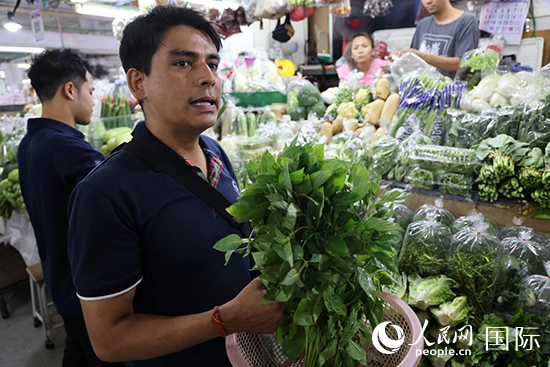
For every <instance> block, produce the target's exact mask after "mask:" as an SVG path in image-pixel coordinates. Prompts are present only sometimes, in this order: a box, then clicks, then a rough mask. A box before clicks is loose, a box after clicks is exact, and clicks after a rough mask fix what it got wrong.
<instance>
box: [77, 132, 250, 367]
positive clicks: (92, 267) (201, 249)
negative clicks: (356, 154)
mask: <svg viewBox="0 0 550 367" xmlns="http://www.w3.org/2000/svg"><path fill="white" fill-rule="evenodd" d="M132 134H133V135H134V136H135V137H138V138H141V139H144V140H147V141H149V142H152V143H154V144H156V145H158V146H159V147H161V148H162V149H165V150H166V151H167V152H168V153H169V154H173V155H175V156H177V157H178V159H180V160H181V164H186V163H185V161H184V159H183V158H182V157H181V156H180V155H178V154H177V153H176V152H174V151H173V150H172V149H170V148H169V147H168V146H166V145H165V144H164V143H162V142H161V141H160V140H158V139H157V138H156V137H155V136H153V135H152V134H151V133H150V132H149V130H148V129H147V128H146V125H145V123H143V122H140V123H139V124H138V125H137V126H136V128H135V129H134V131H133V133H132ZM200 145H201V147H202V148H203V149H206V150H208V151H210V152H212V153H213V154H215V155H216V156H217V157H219V158H220V159H221V161H222V163H223V166H222V169H221V175H220V178H219V181H218V184H217V190H218V191H220V192H221V193H222V194H223V195H224V196H225V197H226V198H227V199H228V200H229V201H230V202H235V201H236V200H237V198H238V197H239V196H240V193H239V188H238V186H237V183H236V178H235V173H234V172H233V168H232V167H231V163H230V162H229V159H228V158H227V155H226V154H225V152H224V151H223V149H222V148H221V147H220V146H219V144H218V143H217V142H216V141H215V140H213V139H210V138H208V137H204V136H201V137H200ZM232 233H236V234H239V235H241V233H240V232H239V231H238V230H237V229H236V228H235V227H233V226H232V225H231V224H230V223H229V222H228V221H227V220H226V219H225V218H223V217H222V216H220V215H219V214H217V213H216V212H214V211H213V210H212V209H211V208H210V207H209V206H208V205H207V204H206V203H204V202H203V201H202V200H200V199H199V198H198V197H196V196H195V195H194V194H193V193H191V192H190V191H188V190H187V189H185V188H184V187H183V186H182V185H180V184H179V183H178V182H177V181H175V180H174V179H173V178H171V177H170V176H168V175H167V174H166V173H164V172H163V171H161V170H159V169H157V168H155V167H151V166H149V165H148V164H147V163H145V162H144V161H143V160H141V159H140V158H138V157H137V156H135V155H134V154H132V153H129V152H127V151H124V150H121V151H119V152H117V153H115V154H113V155H112V156H111V157H109V158H108V159H106V160H105V161H104V162H103V163H101V164H100V165H99V166H98V167H97V168H96V169H95V170H94V171H92V173H90V175H88V176H87V177H86V178H85V179H84V180H83V181H82V182H81V183H80V184H79V185H78V186H77V187H76V189H75V190H74V193H73V196H72V197H71V202H70V228H69V257H70V261H71V265H72V272H73V278H74V282H75V286H76V290H77V292H78V296H79V297H80V298H81V299H83V300H100V299H106V298H110V297H114V296H117V295H120V294H124V293H125V292H127V291H129V290H131V289H133V288H134V287H135V289H136V293H135V296H134V302H133V307H134V312H135V313H141V314H153V315H167V316H180V315H191V314H197V313H201V312H205V311H209V310H212V309H213V308H214V306H216V305H221V304H224V303H226V302H228V301H229V300H231V299H233V298H234V297H235V296H237V294H238V293H239V292H240V291H241V290H242V289H243V288H244V287H245V286H246V285H247V284H248V283H249V282H250V275H249V260H248V259H243V258H242V257H241V256H234V257H233V258H232V259H231V261H230V262H229V264H228V265H227V266H224V264H225V258H224V257H225V254H224V253H221V252H219V251H217V250H214V249H213V246H214V244H215V243H216V242H217V241H218V240H220V239H222V238H224V237H225V236H227V235H229V234H232ZM222 318H223V316H222ZM205 327H209V325H205ZM127 365H128V366H190V367H191V366H192V367H202V366H204V367H212V366H216V367H222V366H223V367H225V366H230V363H229V361H228V359H227V355H226V352H225V341H224V339H223V338H216V339H214V340H211V341H209V342H206V343H203V344H200V345H197V346H195V347H192V348H189V349H186V350H183V351H180V352H178V353H175V354H171V355H168V356H165V357H160V358H155V359H151V360H147V361H131V362H127Z"/></svg>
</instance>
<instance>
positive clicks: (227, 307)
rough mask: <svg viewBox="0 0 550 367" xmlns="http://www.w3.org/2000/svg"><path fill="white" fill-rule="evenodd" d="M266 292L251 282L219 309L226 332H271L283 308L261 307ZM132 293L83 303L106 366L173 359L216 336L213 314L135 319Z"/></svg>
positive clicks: (257, 282)
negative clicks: (170, 357) (154, 359)
mask: <svg viewBox="0 0 550 367" xmlns="http://www.w3.org/2000/svg"><path fill="white" fill-rule="evenodd" d="M264 293H265V290H264V288H263V285H262V281H261V280H260V279H259V278H256V279H254V280H253V281H252V282H251V283H250V284H249V285H248V286H247V287H246V288H245V289H243V290H242V291H241V293H240V294H239V295H238V296H237V297H236V298H235V299H233V300H232V301H230V302H228V303H226V304H224V305H222V306H220V307H219V317H220V319H221V320H222V322H224V323H225V329H226V331H227V332H228V333H230V334H232V333H235V332H240V331H246V332H248V333H251V334H264V333H273V332H275V330H276V329H277V327H278V325H279V322H280V320H281V317H282V312H283V308H284V306H283V305H282V304H272V305H269V306H265V305H260V302H261V301H262V298H263V295H264ZM134 294H135V289H132V290H131V291H129V292H127V293H125V294H123V295H121V296H118V297H115V298H110V299H105V300H98V301H82V300H81V304H82V311H83V313H84V318H85V320H86V327H87V329H88V334H89V336H90V340H91V343H92V346H93V348H94V351H95V353H96V354H97V356H98V357H99V358H100V359H102V360H104V361H108V362H122V361H128V360H143V359H151V358H156V357H161V356H164V355H168V354H172V353H175V352H178V351H180V350H183V349H187V348H189V347H192V346H194V345H197V344H200V343H204V342H206V341H209V340H211V339H214V338H217V337H219V336H220V334H219V330H218V326H217V325H216V324H214V327H211V324H210V320H211V317H212V313H213V311H208V312H203V313H200V314H196V315H189V316H179V317H168V316H158V315H144V314H134V312H133V307H132V301H133V298H134Z"/></svg>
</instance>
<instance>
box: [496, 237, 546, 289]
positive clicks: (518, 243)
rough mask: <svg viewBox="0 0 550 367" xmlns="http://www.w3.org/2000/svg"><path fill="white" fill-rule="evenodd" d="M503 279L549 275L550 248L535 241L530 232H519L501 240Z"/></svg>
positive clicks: (510, 279) (511, 279)
mask: <svg viewBox="0 0 550 367" xmlns="http://www.w3.org/2000/svg"><path fill="white" fill-rule="evenodd" d="M502 246H503V249H504V255H505V257H504V261H503V266H502V270H503V271H504V272H505V273H504V275H505V276H504V280H505V281H507V282H511V281H514V279H516V280H517V279H524V278H526V277H528V276H530V275H545V276H550V250H548V249H547V248H546V247H545V246H544V245H543V244H541V243H538V242H535V241H533V240H532V238H531V233H530V232H520V234H519V236H518V237H508V238H505V239H503V240H502Z"/></svg>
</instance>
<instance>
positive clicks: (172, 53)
mask: <svg viewBox="0 0 550 367" xmlns="http://www.w3.org/2000/svg"><path fill="white" fill-rule="evenodd" d="M168 55H170V56H172V57H178V56H184V57H191V58H198V57H199V54H198V53H196V52H194V51H187V50H182V49H180V48H175V49H173V50H170V51H168ZM207 59H208V60H211V59H214V60H220V59H221V58H220V55H219V54H217V53H213V54H209V55H208V57H207Z"/></svg>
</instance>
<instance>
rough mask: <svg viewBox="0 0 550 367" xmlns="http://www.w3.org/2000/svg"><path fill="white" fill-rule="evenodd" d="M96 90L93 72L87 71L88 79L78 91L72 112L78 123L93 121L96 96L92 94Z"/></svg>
mask: <svg viewBox="0 0 550 367" xmlns="http://www.w3.org/2000/svg"><path fill="white" fill-rule="evenodd" d="M93 92H94V81H93V79H92V74H90V73H89V72H86V81H85V82H84V83H82V85H81V86H80V89H79V90H78V91H77V93H76V99H75V100H74V102H75V103H74V106H73V108H72V113H73V115H74V118H75V121H76V124H77V125H88V124H90V122H92V113H93V110H94V105H95V98H94V97H93V96H92V94H93Z"/></svg>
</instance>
